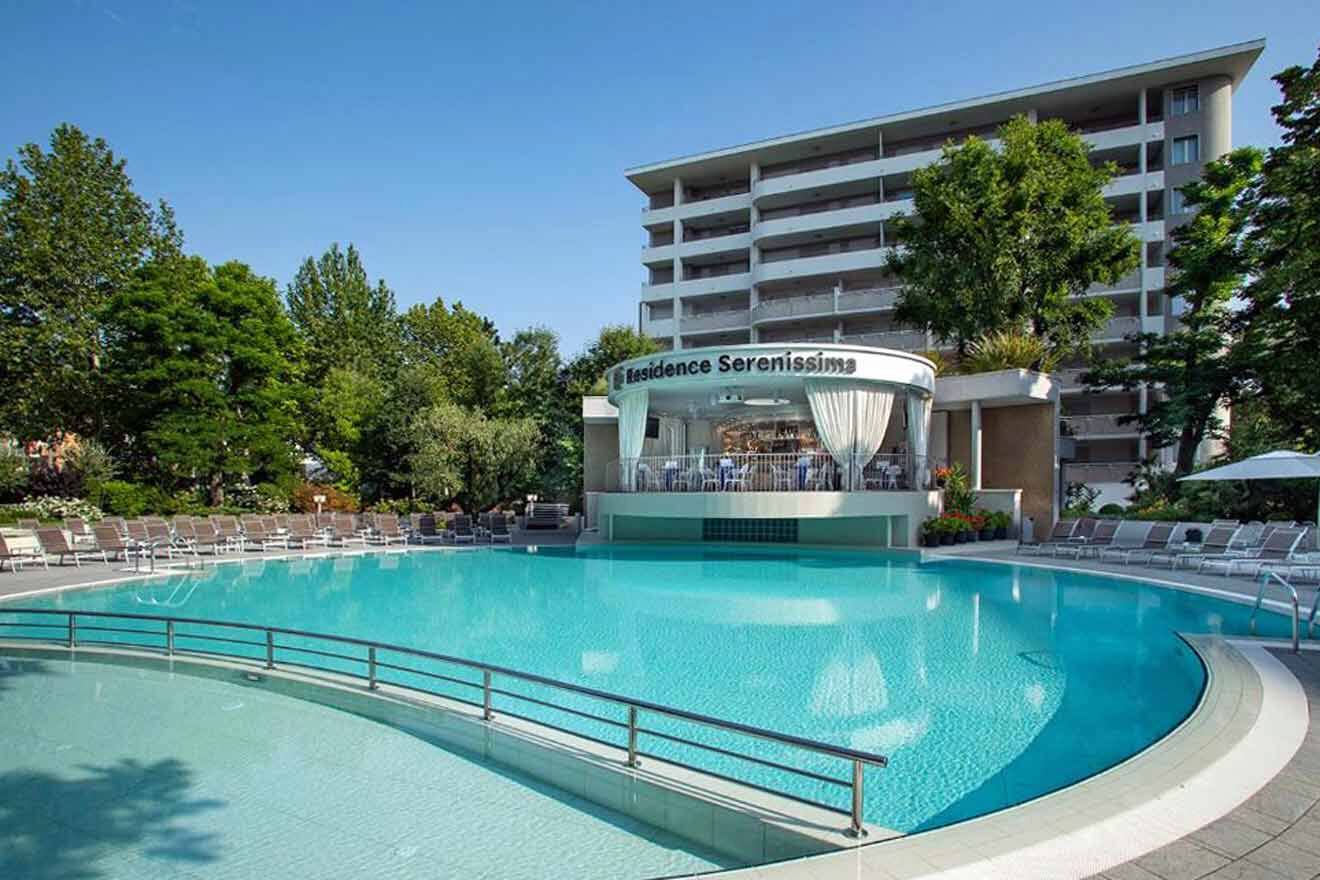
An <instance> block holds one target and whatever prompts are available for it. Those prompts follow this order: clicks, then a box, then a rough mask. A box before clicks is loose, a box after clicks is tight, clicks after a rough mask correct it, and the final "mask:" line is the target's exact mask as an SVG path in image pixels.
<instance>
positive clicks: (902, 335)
mask: <svg viewBox="0 0 1320 880" xmlns="http://www.w3.org/2000/svg"><path fill="white" fill-rule="evenodd" d="M839 341H840V342H843V343H845V344H847V345H870V346H873V347H875V348H897V349H901V350H903V351H922V350H924V349H925V348H926V334H925V333H923V332H922V331H920V330H884V331H881V332H878V333H845V334H844V335H843V336H842V337H841V338H840V339H839Z"/></svg>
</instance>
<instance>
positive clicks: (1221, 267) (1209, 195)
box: [1083, 147, 1261, 476]
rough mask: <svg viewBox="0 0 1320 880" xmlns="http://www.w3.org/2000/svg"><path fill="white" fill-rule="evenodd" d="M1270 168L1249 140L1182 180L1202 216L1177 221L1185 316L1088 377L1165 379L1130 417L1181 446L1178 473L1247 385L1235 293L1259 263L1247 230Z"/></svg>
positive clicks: (1177, 266) (1173, 253)
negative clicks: (1265, 170)
mask: <svg viewBox="0 0 1320 880" xmlns="http://www.w3.org/2000/svg"><path fill="white" fill-rule="evenodd" d="M1260 169H1261V153H1260V151H1259V150H1256V149H1253V148H1249V147H1248V148H1244V149H1240V150H1237V151H1235V152H1233V153H1230V154H1229V155H1227V156H1225V157H1224V158H1222V159H1218V160H1216V161H1214V162H1210V163H1208V164H1207V165H1206V167H1205V170H1204V171H1203V172H1202V176H1201V178H1200V179H1199V180H1195V181H1192V182H1191V183H1189V184H1187V185H1185V186H1183V187H1182V188H1181V191H1182V193H1183V196H1184V198H1185V199H1186V205H1187V208H1188V210H1189V211H1192V212H1193V217H1192V219H1191V220H1190V221H1189V222H1188V223H1186V224H1184V225H1182V226H1179V227H1178V228H1177V229H1175V230H1174V231H1173V249H1172V250H1170V251H1169V254H1168V264H1169V279H1170V283H1169V284H1168V286H1167V287H1166V288H1165V289H1164V295H1165V296H1166V297H1167V298H1169V299H1170V300H1172V302H1173V305H1174V308H1173V310H1172V311H1173V313H1174V314H1175V315H1176V316H1177V319H1178V324H1177V326H1176V327H1175V328H1174V329H1173V330H1171V331H1170V332H1168V333H1166V334H1164V335H1159V334H1154V333H1141V334H1137V335H1136V336H1134V337H1133V338H1134V340H1135V341H1136V343H1137V345H1138V346H1139V349H1138V354H1137V355H1136V356H1134V357H1132V358H1126V359H1119V360H1112V361H1107V362H1105V363H1101V364H1099V365H1097V366H1096V367H1095V368H1093V369H1091V370H1089V371H1088V372H1087V373H1086V374H1085V375H1084V377H1083V378H1084V380H1085V381H1086V382H1087V384H1088V386H1089V387H1090V388H1091V389H1092V390H1098V389H1101V388H1104V387H1107V386H1115V387H1120V388H1124V389H1127V390H1132V389H1135V388H1138V387H1140V386H1141V385H1150V386H1154V387H1156V388H1158V389H1159V391H1158V393H1155V394H1152V395H1150V398H1149V404H1148V406H1147V410H1146V412H1145V413H1142V414H1138V415H1133V416H1132V417H1130V421H1133V422H1136V423H1137V424H1138V425H1140V427H1141V430H1142V431H1143V432H1145V433H1146V434H1147V435H1148V436H1149V440H1150V442H1151V444H1152V445H1153V446H1154V447H1156V448H1160V447H1164V446H1176V447H1177V458H1176V464H1175V467H1174V473H1175V475H1177V476H1183V475H1186V474H1188V473H1190V472H1191V470H1192V467H1193V465H1195V463H1196V454H1197V449H1198V448H1199V447H1200V445H1201V442H1202V441H1203V440H1204V439H1205V438H1206V437H1207V436H1213V435H1216V434H1218V433H1219V432H1220V431H1221V430H1222V428H1223V425H1222V419H1221V416H1220V412H1221V410H1222V408H1223V407H1224V406H1225V405H1226V404H1227V403H1228V402H1229V401H1230V400H1231V399H1232V398H1233V397H1234V396H1236V394H1237V392H1238V390H1239V389H1240V388H1241V387H1242V382H1243V378H1244V375H1245V374H1244V373H1243V372H1242V370H1241V363H1240V361H1241V358H1242V349H1241V347H1240V346H1239V345H1238V344H1237V342H1238V339H1239V337H1240V328H1241V326H1242V321H1241V317H1240V316H1239V315H1238V314H1237V313H1236V311H1235V310H1234V308H1233V298H1234V296H1235V294H1236V293H1237V292H1238V290H1240V289H1241V286H1242V283H1243V281H1244V279H1245V277H1246V275H1247V272H1248V271H1249V270H1250V261H1249V258H1248V254H1247V252H1246V249H1245V235H1246V232H1247V230H1248V228H1249V226H1250V223H1251V218H1252V195H1253V192H1254V188H1255V187H1256V186H1257V185H1258V182H1259V181H1258V176H1259V174H1260Z"/></svg>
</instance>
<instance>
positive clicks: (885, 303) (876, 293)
mask: <svg viewBox="0 0 1320 880" xmlns="http://www.w3.org/2000/svg"><path fill="white" fill-rule="evenodd" d="M897 302H898V288H897V287H868V288H865V289H863V290H845V291H842V292H841V293H840V294H839V311H841V312H855V311H860V310H863V309H892V308H893V307H894V304H895V303H897Z"/></svg>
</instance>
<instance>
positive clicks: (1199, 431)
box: [1173, 418, 1208, 477]
mask: <svg viewBox="0 0 1320 880" xmlns="http://www.w3.org/2000/svg"><path fill="white" fill-rule="evenodd" d="M1207 421H1208V419H1207V418H1194V419H1188V420H1187V421H1186V422H1185V423H1183V429H1182V433H1181V434H1179V435H1178V460H1177V462H1176V463H1175V464H1174V466H1173V473H1174V476H1178V477H1185V476H1187V475H1188V474H1190V473H1191V472H1192V468H1193V467H1195V466H1196V450H1197V448H1198V447H1199V446H1200V445H1201V440H1202V439H1203V438H1202V435H1203V434H1204V433H1205V426H1206V423H1207Z"/></svg>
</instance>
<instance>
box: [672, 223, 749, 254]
mask: <svg viewBox="0 0 1320 880" xmlns="http://www.w3.org/2000/svg"><path fill="white" fill-rule="evenodd" d="M751 246H752V234H751V233H750V232H748V231H747V229H746V227H744V228H743V231H742V232H738V233H732V234H728V235H710V236H705V237H702V238H693V239H691V240H685V241H684V242H683V243H682V244H680V245H677V252H678V256H680V257H683V258H684V259H686V258H689V257H696V256H703V255H706V254H723V253H735V252H743V253H744V255H745V253H746V251H747V249H748V248H750V247H751Z"/></svg>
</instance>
